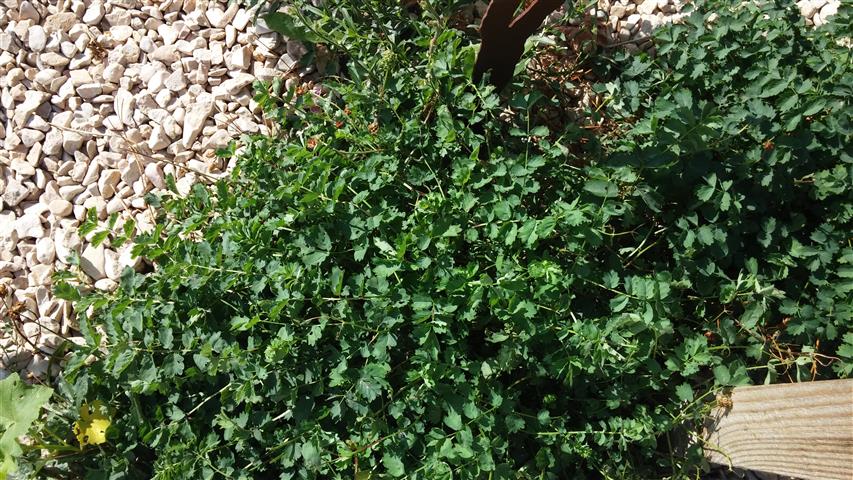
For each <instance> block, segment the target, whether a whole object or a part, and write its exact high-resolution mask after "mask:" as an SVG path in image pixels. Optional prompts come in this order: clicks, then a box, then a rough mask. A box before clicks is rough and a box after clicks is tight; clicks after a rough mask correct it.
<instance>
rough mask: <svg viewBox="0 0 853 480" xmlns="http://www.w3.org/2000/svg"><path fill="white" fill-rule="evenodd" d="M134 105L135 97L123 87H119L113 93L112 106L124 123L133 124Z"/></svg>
mask: <svg viewBox="0 0 853 480" xmlns="http://www.w3.org/2000/svg"><path fill="white" fill-rule="evenodd" d="M135 105H136V99H135V98H134V97H133V94H132V93H130V92H129V91H128V90H125V89H124V88H119V89H118V91H117V92H116V93H115V100H113V108H115V112H116V115H118V118H119V120H121V122H122V123H123V124H125V125H133V107H134V106H135Z"/></svg>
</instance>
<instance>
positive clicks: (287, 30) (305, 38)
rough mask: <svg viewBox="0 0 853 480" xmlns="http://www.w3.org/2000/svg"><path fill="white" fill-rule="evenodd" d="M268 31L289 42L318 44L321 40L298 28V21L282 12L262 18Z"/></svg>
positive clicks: (311, 33) (300, 27)
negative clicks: (279, 35)
mask: <svg viewBox="0 0 853 480" xmlns="http://www.w3.org/2000/svg"><path fill="white" fill-rule="evenodd" d="M263 19H264V22H266V24H267V27H269V29H270V30H273V31H275V32H278V33H280V34H282V35H283V36H284V37H285V38H287V39H290V40H298V41H301V42H312V43H319V42H322V41H323V40H322V39H321V38H320V37H319V36H317V35H316V34H315V33H313V32H311V31H310V30H307V29H305V28H303V27H302V26H300V25H299V24H298V23H299V22H298V20H297V19H296V18H294V17H293V16H291V15H289V14H287V13H284V12H274V13H270V14H267V15H264V16H263Z"/></svg>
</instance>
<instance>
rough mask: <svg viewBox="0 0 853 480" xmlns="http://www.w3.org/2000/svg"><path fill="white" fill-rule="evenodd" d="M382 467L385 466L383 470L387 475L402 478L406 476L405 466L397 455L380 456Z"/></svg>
mask: <svg viewBox="0 0 853 480" xmlns="http://www.w3.org/2000/svg"><path fill="white" fill-rule="evenodd" d="M382 465H384V466H385V470H386V471H387V472H388V474H389V475H391V476H393V477H402V476H403V475H405V474H406V466H405V465H404V464H403V461H402V460H400V457H398V456H397V455H394V454H391V453H386V454H384V455H382Z"/></svg>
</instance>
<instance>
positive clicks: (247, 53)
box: [225, 45, 252, 70]
mask: <svg viewBox="0 0 853 480" xmlns="http://www.w3.org/2000/svg"><path fill="white" fill-rule="evenodd" d="M251 64H252V49H251V48H250V47H248V46H241V45H237V46H235V47H234V48H233V49H231V56H230V57H229V58H228V60H227V61H226V62H225V65H226V66H227V67H228V68H229V69H231V70H248V69H249V66H250V65H251Z"/></svg>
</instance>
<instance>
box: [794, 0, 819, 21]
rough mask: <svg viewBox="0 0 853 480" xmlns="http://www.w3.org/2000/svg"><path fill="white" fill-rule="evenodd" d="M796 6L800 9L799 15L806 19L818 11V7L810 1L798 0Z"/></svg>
mask: <svg viewBox="0 0 853 480" xmlns="http://www.w3.org/2000/svg"><path fill="white" fill-rule="evenodd" d="M797 6H798V7H800V15H802V16H803V17H805V18H807V19H811V18H812V17H813V16H814V14H815V13H816V12H817V11H818V10H820V5H818V4H817V2H814V1H812V0H800V1H799V2H797Z"/></svg>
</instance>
